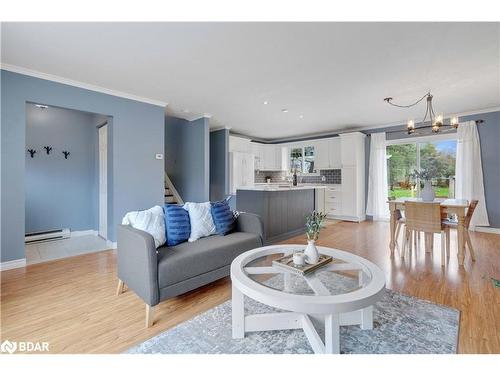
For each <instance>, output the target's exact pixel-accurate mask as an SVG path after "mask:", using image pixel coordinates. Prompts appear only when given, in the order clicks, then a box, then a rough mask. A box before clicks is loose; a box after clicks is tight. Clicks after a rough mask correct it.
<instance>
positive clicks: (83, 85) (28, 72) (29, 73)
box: [0, 63, 168, 107]
mask: <svg viewBox="0 0 500 375" xmlns="http://www.w3.org/2000/svg"><path fill="white" fill-rule="evenodd" d="M0 68H1V69H3V70H8V71H9V72H13V73H19V74H24V75H27V76H31V77H35V78H40V79H45V80H47V81H52V82H57V83H62V84H64V85H69V86H74V87H79V88H81V89H85V90H90V91H96V92H100V93H102V94H107V95H112V96H118V97H120V98H125V99H130V100H135V101H137V102H142V103H147V104H152V105H156V106H159V107H166V106H167V105H168V103H167V102H162V101H159V100H155V99H150V98H145V97H142V96H138V95H134V94H129V93H126V92H122V91H117V90H113V89H107V88H105V87H101V86H96V85H93V84H90V83H85V82H80V81H75V80H72V79H69V78H65V77H61V76H56V75H53V74H48V73H43V72H39V71H36V70H31V69H28V68H24V67H22V66H17V65H11V64H4V63H2V64H1V65H0Z"/></svg>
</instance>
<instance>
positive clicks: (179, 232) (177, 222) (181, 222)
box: [165, 204, 191, 246]
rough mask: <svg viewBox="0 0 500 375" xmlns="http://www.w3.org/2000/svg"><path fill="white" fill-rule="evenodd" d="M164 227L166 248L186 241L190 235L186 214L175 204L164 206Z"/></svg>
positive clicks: (187, 215)
mask: <svg viewBox="0 0 500 375" xmlns="http://www.w3.org/2000/svg"><path fill="white" fill-rule="evenodd" d="M165 227H166V232H167V246H175V245H177V244H180V243H181V242H185V241H187V240H188V238H189V234H190V233H191V225H190V224H189V214H188V212H187V211H186V210H185V209H184V208H182V207H181V206H178V205H175V204H167V205H165Z"/></svg>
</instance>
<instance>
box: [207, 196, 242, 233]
mask: <svg viewBox="0 0 500 375" xmlns="http://www.w3.org/2000/svg"><path fill="white" fill-rule="evenodd" d="M211 205H212V208H211V210H212V217H213V219H214V224H215V229H216V230H217V234H220V235H221V236H225V235H226V234H228V233H230V232H232V231H233V230H234V228H235V226H236V223H235V221H236V219H235V217H234V214H233V211H231V207H229V204H228V203H227V200H223V201H220V202H212V203H211Z"/></svg>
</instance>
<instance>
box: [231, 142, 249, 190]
mask: <svg viewBox="0 0 500 375" xmlns="http://www.w3.org/2000/svg"><path fill="white" fill-rule="evenodd" d="M254 179H255V174H254V155H253V154H250V153H247V152H237V151H235V152H230V153H229V180H230V186H231V194H236V190H237V189H238V188H240V187H242V186H252V185H253V184H254Z"/></svg>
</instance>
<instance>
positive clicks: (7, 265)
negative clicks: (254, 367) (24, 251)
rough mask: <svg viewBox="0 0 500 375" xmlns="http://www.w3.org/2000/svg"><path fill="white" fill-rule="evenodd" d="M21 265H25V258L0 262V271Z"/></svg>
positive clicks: (20, 266)
mask: <svg viewBox="0 0 500 375" xmlns="http://www.w3.org/2000/svg"><path fill="white" fill-rule="evenodd" d="M22 267H26V258H21V259H15V260H9V261H7V262H2V263H0V271H7V270H12V269H14V268H22Z"/></svg>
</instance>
